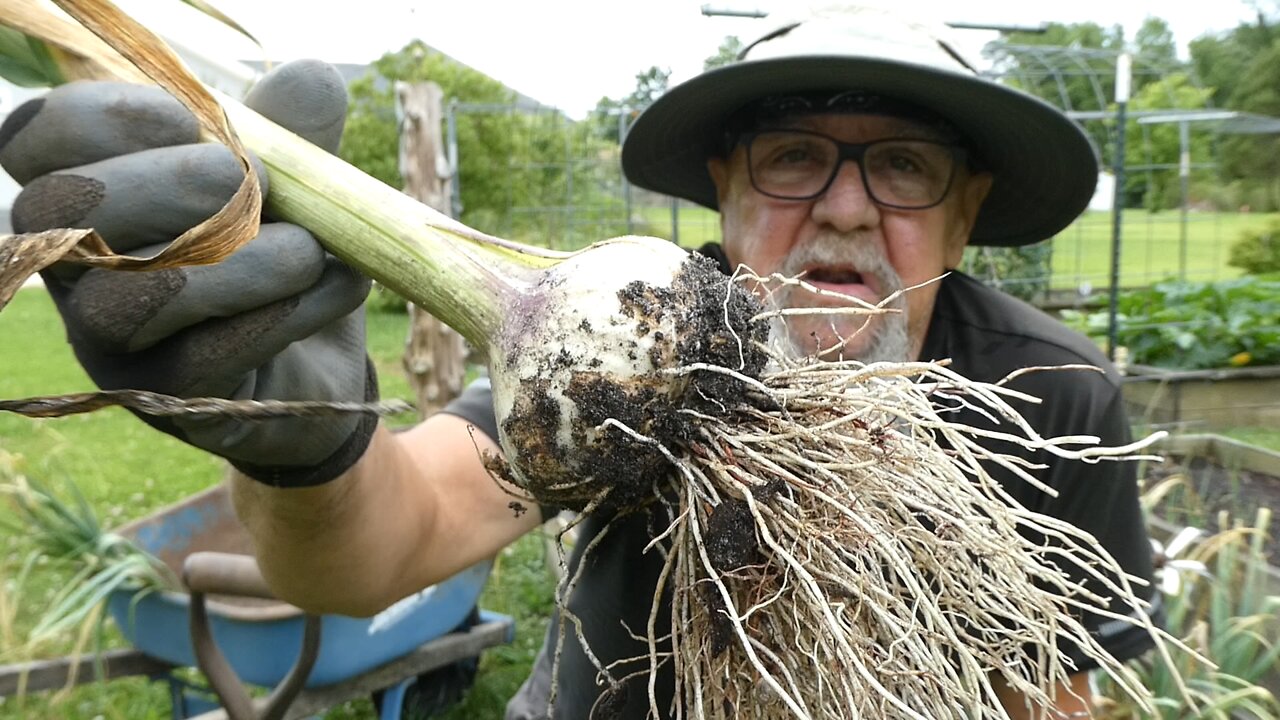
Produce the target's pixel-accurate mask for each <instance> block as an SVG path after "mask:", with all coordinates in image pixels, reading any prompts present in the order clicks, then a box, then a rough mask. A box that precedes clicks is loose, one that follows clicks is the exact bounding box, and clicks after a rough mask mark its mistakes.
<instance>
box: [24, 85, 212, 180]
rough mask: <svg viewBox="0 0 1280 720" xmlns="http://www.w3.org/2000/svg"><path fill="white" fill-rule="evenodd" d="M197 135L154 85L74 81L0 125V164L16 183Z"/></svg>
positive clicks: (190, 119)
mask: <svg viewBox="0 0 1280 720" xmlns="http://www.w3.org/2000/svg"><path fill="white" fill-rule="evenodd" d="M199 139H200V124H199V122H198V121H197V120H196V118H195V116H194V115H193V114H192V113H191V111H190V110H188V109H187V108H186V107H184V106H183V105H182V103H180V102H178V101H177V100H176V99H175V98H174V97H173V96H171V95H169V93H167V92H165V91H164V90H161V89H160V88H156V87H147V86H143V85H134V84H130V83H119V82H93V81H83V80H82V81H77V82H71V83H67V84H66V85H62V86H60V87H58V88H55V89H53V90H51V91H49V92H48V93H46V94H45V95H43V96H41V97H38V98H35V99H33V100H29V101H27V102H26V103H24V104H22V105H21V106H19V107H18V108H17V109H15V110H14V111H13V112H12V113H10V114H9V116H8V117H7V118H5V121H4V124H3V125H0V166H3V167H4V169H5V171H6V172H8V173H9V175H10V176H11V177H13V179H14V180H16V181H18V183H19V184H23V185H25V184H27V183H28V182H30V181H31V180H33V179H35V178H37V177H39V176H41V175H44V174H46V173H49V172H52V171H54V170H61V169H64V168H70V167H78V166H81V165H88V164H90V163H94V162H98V161H99V160H104V159H106V158H109V157H114V156H116V155H126V154H128V153H133V152H138V151H140V150H147V149H151V148H157V147H166V146H169V145H183V144H187V143H194V142H197V141H199Z"/></svg>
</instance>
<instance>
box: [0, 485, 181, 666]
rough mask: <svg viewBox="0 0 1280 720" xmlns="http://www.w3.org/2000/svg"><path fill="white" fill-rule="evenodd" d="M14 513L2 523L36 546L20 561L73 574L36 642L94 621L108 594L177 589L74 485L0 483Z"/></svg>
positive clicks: (161, 567) (35, 631)
mask: <svg viewBox="0 0 1280 720" xmlns="http://www.w3.org/2000/svg"><path fill="white" fill-rule="evenodd" d="M0 493H3V494H5V495H7V496H8V497H9V499H10V501H11V502H12V505H13V510H14V513H15V515H16V517H17V520H16V521H13V520H0V526H4V527H6V529H8V530H10V531H11V532H14V533H21V534H23V535H25V536H27V537H28V538H29V539H30V540H31V541H32V543H33V545H34V548H35V549H34V550H33V551H32V552H31V555H30V557H29V558H28V561H27V564H26V565H24V575H25V573H26V572H27V568H28V566H29V565H31V564H32V563H35V562H45V561H47V562H49V563H53V564H55V565H57V566H60V567H61V568H63V569H67V570H69V571H70V572H71V573H72V575H71V579H70V581H68V582H67V583H65V584H64V585H63V587H62V589H61V590H60V591H59V592H58V593H57V594H56V595H55V597H54V599H53V602H51V603H49V606H48V609H47V610H46V611H45V612H44V614H43V615H42V616H41V618H40V620H39V621H38V622H37V623H36V626H35V627H34V628H33V629H32V630H31V632H30V636H29V642H31V643H32V644H38V643H40V642H42V641H45V640H48V639H50V638H54V637H57V636H59V635H61V634H62V633H64V632H66V631H68V630H71V629H72V628H76V627H81V626H83V625H84V624H85V623H92V622H93V621H94V620H96V619H97V618H98V617H99V610H100V607H101V605H102V603H103V602H104V601H105V600H106V599H107V597H108V596H109V595H110V594H111V593H112V592H113V591H115V590H117V589H124V588H130V589H140V590H144V591H147V590H150V589H176V588H178V587H180V583H179V582H178V579H177V578H176V577H174V575H173V573H172V572H171V571H170V570H169V569H168V568H167V567H166V566H165V565H164V563H162V562H160V561H159V560H157V559H156V558H155V557H153V556H152V555H151V554H149V553H147V552H146V551H144V550H142V549H141V548H139V547H138V546H137V545H135V544H134V543H133V542H131V541H130V540H128V539H127V538H125V537H123V536H121V535H118V534H116V533H113V532H108V531H106V530H105V529H103V527H102V525H101V524H100V523H99V522H98V519H97V516H96V514H95V513H94V511H93V508H92V507H90V505H89V503H88V501H86V500H85V498H84V496H83V495H82V494H81V493H80V491H79V489H78V488H77V487H76V486H75V484H74V483H72V482H70V481H68V482H66V489H65V491H63V492H58V491H56V490H54V489H53V488H52V487H50V486H48V485H46V484H44V483H42V482H40V481H37V480H35V479H32V478H28V477H25V476H22V475H17V476H15V477H14V478H13V479H12V480H10V481H8V482H6V483H4V484H3V485H0Z"/></svg>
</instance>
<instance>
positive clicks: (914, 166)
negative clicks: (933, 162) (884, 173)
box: [889, 152, 925, 174]
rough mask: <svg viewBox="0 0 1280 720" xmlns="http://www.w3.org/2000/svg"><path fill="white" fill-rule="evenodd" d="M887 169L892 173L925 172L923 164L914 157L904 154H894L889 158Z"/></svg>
mask: <svg viewBox="0 0 1280 720" xmlns="http://www.w3.org/2000/svg"><path fill="white" fill-rule="evenodd" d="M889 168H890V169H892V170H893V171H894V172H900V173H909V174H916V173H922V172H924V170H925V167H924V164H923V163H922V162H920V159H919V158H917V157H916V156H914V155H912V154H910V153H905V152H896V153H893V154H892V155H890V156H889Z"/></svg>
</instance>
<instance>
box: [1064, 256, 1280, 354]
mask: <svg viewBox="0 0 1280 720" xmlns="http://www.w3.org/2000/svg"><path fill="white" fill-rule="evenodd" d="M1117 310H1118V312H1117V316H1116V322H1117V324H1118V327H1117V332H1116V337H1117V340H1118V342H1119V344H1120V345H1123V346H1125V347H1127V348H1128V350H1129V359H1130V361H1131V362H1133V363H1137V364H1142V365H1155V366H1158V367H1165V368H1174V369H1181V370H1193V369H1207V368H1225V367H1242V366H1247V365H1274V364H1277V363H1280V283H1277V282H1274V281H1264V280H1259V279H1257V278H1240V279H1237V280H1224V281H1219V282H1213V283H1193V282H1180V281H1174V280H1170V281H1166V282H1162V283H1157V284H1156V285H1153V286H1152V287H1150V288H1143V289H1141V290H1133V291H1130V292H1126V293H1124V294H1122V295H1121V296H1120V298H1119V302H1118V307H1117ZM1063 319H1064V320H1065V321H1067V322H1068V324H1071V325H1074V326H1075V327H1076V328H1077V329H1080V330H1083V331H1084V332H1086V333H1088V334H1090V335H1094V336H1098V337H1101V336H1104V335H1105V334H1106V332H1107V313H1106V312H1105V311H1102V312H1093V313H1088V314H1085V313H1080V312H1074V311H1064V313H1063Z"/></svg>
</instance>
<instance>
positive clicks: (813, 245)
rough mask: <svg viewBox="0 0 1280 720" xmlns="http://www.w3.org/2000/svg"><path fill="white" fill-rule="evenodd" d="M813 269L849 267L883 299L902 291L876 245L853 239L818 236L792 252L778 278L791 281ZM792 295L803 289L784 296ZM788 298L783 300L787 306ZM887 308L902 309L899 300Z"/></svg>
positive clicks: (899, 282)
mask: <svg viewBox="0 0 1280 720" xmlns="http://www.w3.org/2000/svg"><path fill="white" fill-rule="evenodd" d="M815 265H852V266H853V267H854V268H856V269H857V271H858V272H859V273H861V274H862V275H864V276H869V277H873V278H875V280H876V289H877V290H879V292H880V293H881V294H882V296H883V297H888V296H890V295H892V294H893V293H895V292H898V291H899V290H902V278H901V277H900V276H899V275H898V271H897V270H894V268H893V265H892V264H891V263H890V262H889V258H888V256H886V255H885V253H884V250H883V249H882V248H881V247H880V246H879V245H878V244H876V243H872V242H868V241H865V240H861V239H857V238H853V239H850V238H847V237H842V236H838V235H831V234H825V235H818V236H816V237H814V238H813V239H812V240H809V241H806V242H804V243H802V244H800V245H797V246H795V247H794V248H792V250H791V252H790V253H789V254H788V255H787V259H786V260H785V261H784V262H783V264H782V269H781V274H782V275H783V276H784V277H795V276H797V275H799V274H800V273H801V272H803V271H804V270H805V269H807V268H811V267H814V266H815ZM792 292H808V291H806V290H804V289H803V288H800V287H796V286H792V287H790V288H788V289H787V291H786V294H787V295H789V294H790V293H792ZM788 300H789V298H787V299H784V304H785V305H790V304H791V303H790V302H788ZM889 307H898V308H901V309H905V303H903V302H902V296H899V297H898V299H897V300H895V301H894V302H892V303H890V304H889Z"/></svg>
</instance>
